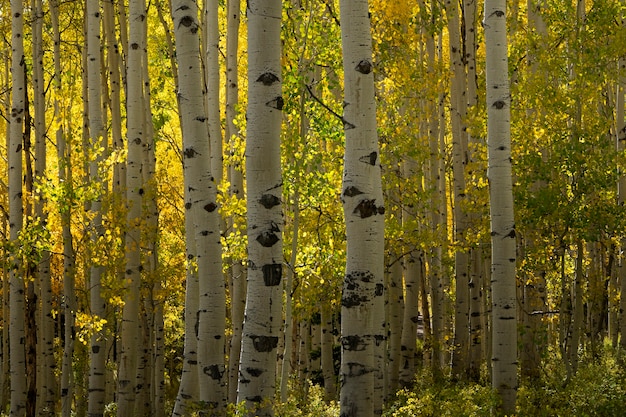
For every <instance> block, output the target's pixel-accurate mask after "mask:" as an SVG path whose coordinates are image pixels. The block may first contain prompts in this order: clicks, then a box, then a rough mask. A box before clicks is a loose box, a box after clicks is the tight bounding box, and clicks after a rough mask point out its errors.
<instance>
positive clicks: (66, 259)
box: [50, 1, 76, 417]
mask: <svg viewBox="0 0 626 417" xmlns="http://www.w3.org/2000/svg"><path fill="white" fill-rule="evenodd" d="M50 16H51V23H52V33H53V44H54V46H53V50H54V59H53V60H54V93H55V96H54V119H55V121H56V125H57V130H56V132H55V140H56V144H57V159H58V161H59V164H58V165H59V183H60V184H61V188H62V190H63V194H64V195H65V196H66V199H65V202H66V204H64V205H60V206H59V214H60V218H61V230H62V232H61V234H62V240H63V296H62V298H61V300H62V303H61V304H62V317H63V329H64V333H63V336H62V338H63V358H62V364H61V383H60V387H59V388H60V398H61V415H62V416H63V417H70V413H71V408H72V399H73V388H72V387H73V371H72V360H73V355H74V333H75V332H74V321H75V314H76V297H75V294H74V274H75V272H74V245H73V242H72V232H71V228H70V224H71V218H72V197H71V195H72V193H71V192H70V191H71V187H72V182H73V181H72V164H71V152H70V150H71V141H70V140H69V139H66V137H65V134H64V130H63V118H62V103H61V100H62V93H61V87H62V84H61V51H60V45H61V37H60V31H59V3H58V2H57V1H53V2H51V4H50Z"/></svg>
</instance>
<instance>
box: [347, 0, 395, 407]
mask: <svg viewBox="0 0 626 417" xmlns="http://www.w3.org/2000/svg"><path fill="white" fill-rule="evenodd" d="M340 18H341V40H342V47H343V67H344V88H345V93H344V96H345V99H344V102H345V106H344V130H345V135H346V149H345V158H344V176H343V184H342V190H343V191H342V194H341V197H342V202H343V210H344V216H345V221H346V239H347V252H346V271H345V277H344V284H343V295H342V301H341V303H342V309H341V310H342V312H341V344H342V357H341V370H340V374H341V384H342V387H341V396H340V397H341V398H340V403H341V414H342V415H343V416H345V417H355V416H363V417H366V416H373V415H375V414H378V413H379V412H380V411H381V410H377V409H376V408H377V407H379V406H382V404H381V399H382V395H383V393H382V392H375V389H374V386H375V380H376V379H377V378H382V377H383V375H382V374H381V372H384V358H383V352H382V347H383V346H384V345H385V342H384V339H385V334H384V284H383V283H384V277H383V274H384V227H385V225H384V216H383V214H384V212H385V206H384V201H383V195H382V184H381V170H380V156H379V149H378V135H377V131H376V102H375V97H374V73H373V71H374V65H373V62H372V41H371V39H372V38H371V33H370V19H369V8H368V2H367V0H341V1H340Z"/></svg>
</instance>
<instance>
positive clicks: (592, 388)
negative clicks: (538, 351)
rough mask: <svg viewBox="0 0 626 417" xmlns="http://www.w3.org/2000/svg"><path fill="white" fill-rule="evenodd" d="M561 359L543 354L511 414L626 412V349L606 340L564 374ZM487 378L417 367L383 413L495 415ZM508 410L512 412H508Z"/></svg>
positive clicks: (608, 416) (397, 416) (600, 415)
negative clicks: (456, 377) (440, 375)
mask: <svg viewBox="0 0 626 417" xmlns="http://www.w3.org/2000/svg"><path fill="white" fill-rule="evenodd" d="M566 375H567V374H566V371H565V368H564V366H563V365H562V362H561V361H560V360H558V359H557V358H554V359H547V360H546V362H545V363H544V366H543V372H542V377H541V378H540V379H539V380H538V381H533V382H530V381H522V382H521V386H520V388H519V391H518V400H517V407H516V412H515V414H514V415H513V416H515V417H571V416H576V417H615V416H626V353H625V352H622V351H620V350H619V349H616V348H613V347H611V346H610V345H605V346H604V349H603V351H602V352H601V353H600V354H598V355H596V356H595V357H584V356H583V357H581V359H580V365H579V367H578V372H577V373H576V374H575V375H574V376H572V377H571V378H570V379H569V380H567V377H566ZM497 405H498V402H497V397H496V395H495V394H494V393H493V391H492V389H491V388H490V387H489V385H488V384H485V385H481V384H473V383H458V382H457V383H454V382H452V381H450V380H447V379H443V380H440V381H435V379H434V378H433V377H432V375H431V374H430V373H429V372H428V371H421V372H420V373H419V374H418V376H417V377H416V382H415V385H414V387H412V388H411V389H405V390H401V391H399V392H398V393H397V395H396V398H395V400H394V401H392V402H391V403H390V404H389V405H388V406H387V408H386V410H385V412H384V414H383V417H427V416H432V417H438V416H459V417H470V416H471V417H474V416H476V417H478V416H492V415H499V414H498V413H497V412H494V410H497ZM513 416H511V417H513Z"/></svg>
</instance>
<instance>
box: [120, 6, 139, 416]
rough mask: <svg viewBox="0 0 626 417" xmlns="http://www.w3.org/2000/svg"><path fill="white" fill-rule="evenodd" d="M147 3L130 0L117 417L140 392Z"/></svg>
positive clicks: (131, 406)
mask: <svg viewBox="0 0 626 417" xmlns="http://www.w3.org/2000/svg"><path fill="white" fill-rule="evenodd" d="M145 9H146V7H145V4H144V2H143V0H133V1H131V2H130V4H129V31H128V36H129V37H128V41H129V45H128V59H127V69H126V77H127V78H126V82H127V97H126V112H127V114H128V121H127V135H128V139H127V149H128V151H127V162H126V233H125V236H124V238H125V255H126V266H125V275H124V289H125V291H126V293H125V297H124V307H123V310H122V326H121V327H122V329H121V349H120V350H121V351H120V364H119V371H118V373H119V376H118V391H117V393H118V398H117V401H118V414H117V415H118V417H122V416H124V417H130V416H131V415H134V414H133V413H134V412H135V408H134V407H135V400H136V397H137V394H138V390H137V386H138V383H139V381H138V378H137V370H138V366H139V363H140V359H139V352H140V346H142V345H143V338H142V334H141V323H140V321H141V310H140V303H141V299H140V298H141V296H140V293H139V286H140V281H141V271H142V269H143V265H142V261H141V252H140V246H141V226H140V225H141V223H142V219H143V211H142V203H143V202H142V195H143V193H144V189H143V185H144V184H143V177H142V156H143V148H144V146H145V129H146V127H145V118H144V100H143V71H142V57H143V53H144V52H143V51H144V50H145V48H146V45H145V44H144V35H143V31H144V20H145V18H146V10H145Z"/></svg>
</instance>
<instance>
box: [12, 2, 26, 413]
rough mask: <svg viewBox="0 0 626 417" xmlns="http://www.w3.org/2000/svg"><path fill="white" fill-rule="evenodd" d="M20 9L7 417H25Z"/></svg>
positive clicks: (16, 6) (17, 12) (15, 39)
mask: <svg viewBox="0 0 626 417" xmlns="http://www.w3.org/2000/svg"><path fill="white" fill-rule="evenodd" d="M23 12H24V5H23V2H22V0H11V17H12V18H11V76H12V82H13V87H12V89H11V113H10V119H9V148H8V149H7V151H8V154H9V155H8V168H9V174H8V177H9V184H8V186H9V244H10V247H11V254H10V258H9V287H10V293H9V311H10V318H9V329H10V344H9V348H10V355H11V359H10V362H9V363H10V368H9V375H10V378H11V416H12V417H20V416H25V415H26V406H27V404H26V389H27V388H26V352H25V346H24V340H25V329H24V321H25V316H26V300H25V298H24V295H25V290H26V287H25V283H24V273H23V271H24V269H23V268H24V267H23V262H22V259H21V255H20V254H19V251H18V248H19V247H20V242H19V236H20V233H21V231H22V225H23V206H22V201H23V200H22V147H23V144H22V135H23V128H24V117H25V112H26V109H25V102H24V95H25V92H26V86H25V85H24V65H25V60H24V37H23V35H24V17H23Z"/></svg>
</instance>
